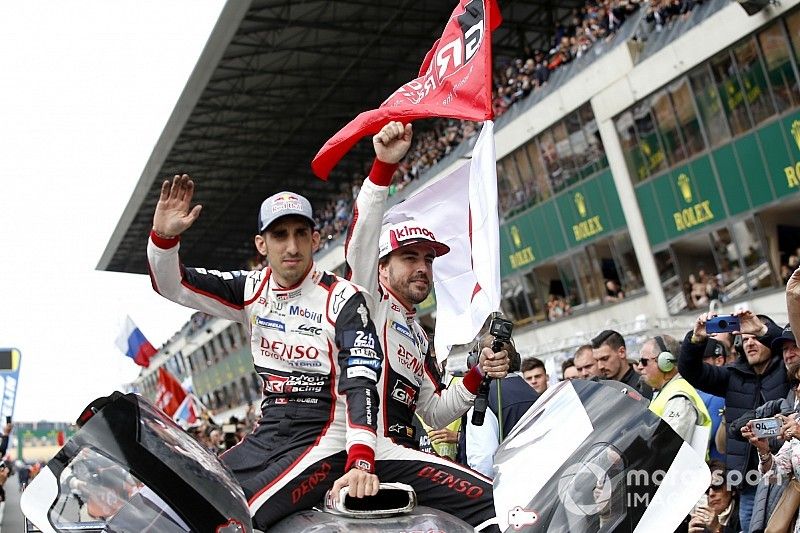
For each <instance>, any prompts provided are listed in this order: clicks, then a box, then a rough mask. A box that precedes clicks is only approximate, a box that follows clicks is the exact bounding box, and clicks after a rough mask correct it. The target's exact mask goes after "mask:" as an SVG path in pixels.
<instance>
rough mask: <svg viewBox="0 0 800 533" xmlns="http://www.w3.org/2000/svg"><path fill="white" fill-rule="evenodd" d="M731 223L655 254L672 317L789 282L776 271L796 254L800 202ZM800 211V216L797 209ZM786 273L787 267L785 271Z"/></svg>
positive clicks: (798, 240) (799, 240)
mask: <svg viewBox="0 0 800 533" xmlns="http://www.w3.org/2000/svg"><path fill="white" fill-rule="evenodd" d="M791 204H793V207H790V206H789V205H781V206H779V207H776V208H773V209H769V210H766V211H764V212H763V213H760V214H758V215H756V216H754V217H749V216H748V217H745V218H740V219H738V220H732V221H728V222H726V223H725V224H724V225H721V226H718V227H716V228H714V229H712V230H711V231H709V232H703V233H700V234H694V235H691V236H688V237H686V238H683V239H680V240H678V241H675V242H672V243H671V244H670V245H669V246H668V247H667V248H666V249H664V250H661V251H659V252H657V253H656V254H655V257H656V264H657V266H658V269H659V274H660V276H661V283H662V286H663V288H664V294H665V296H666V298H667V304H668V307H669V310H670V312H671V313H678V312H681V311H683V310H685V309H691V310H694V309H698V310H703V309H707V308H708V306H709V304H710V303H711V302H712V301H713V300H717V301H718V302H719V303H722V304H724V303H727V302H730V301H731V300H735V299H741V298H743V297H748V296H750V295H751V294H752V293H753V292H755V291H759V290H762V289H769V288H778V287H780V286H781V284H782V283H783V281H782V280H780V279H778V276H777V274H776V273H778V272H780V270H781V266H782V265H784V264H785V265H787V268H788V264H789V261H790V258H791V256H792V254H794V253H796V249H797V245H798V244H800V238H798V237H796V232H797V230H798V229H800V216H798V215H797V208H798V207H800V202H798V201H794V202H791ZM792 209H794V210H795V211H794V212H791V210H792ZM793 262H794V263H796V262H797V260H796V259H795V260H794V261H793ZM784 270H785V269H784Z"/></svg>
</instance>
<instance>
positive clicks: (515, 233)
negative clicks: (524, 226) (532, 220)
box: [511, 226, 522, 248]
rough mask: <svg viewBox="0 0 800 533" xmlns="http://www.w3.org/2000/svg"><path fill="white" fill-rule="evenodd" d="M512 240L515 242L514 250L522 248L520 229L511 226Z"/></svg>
mask: <svg viewBox="0 0 800 533" xmlns="http://www.w3.org/2000/svg"><path fill="white" fill-rule="evenodd" d="M511 240H512V241H514V248H519V247H520V246H522V237H520V236H519V228H517V227H516V226H511Z"/></svg>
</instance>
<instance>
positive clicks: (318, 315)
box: [289, 305, 322, 322]
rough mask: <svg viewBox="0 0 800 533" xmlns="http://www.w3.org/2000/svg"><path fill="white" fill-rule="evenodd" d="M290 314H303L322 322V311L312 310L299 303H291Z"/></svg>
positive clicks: (304, 316) (305, 316)
mask: <svg viewBox="0 0 800 533" xmlns="http://www.w3.org/2000/svg"><path fill="white" fill-rule="evenodd" d="M289 314H290V315H291V316H301V317H303V318H307V319H309V320H313V321H314V322H322V313H317V312H316V311H311V310H309V309H306V308H305V307H300V306H299V305H290V306H289Z"/></svg>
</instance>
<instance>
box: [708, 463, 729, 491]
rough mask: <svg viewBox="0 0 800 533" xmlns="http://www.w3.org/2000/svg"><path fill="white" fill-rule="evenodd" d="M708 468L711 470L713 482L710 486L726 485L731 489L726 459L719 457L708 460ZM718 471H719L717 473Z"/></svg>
mask: <svg viewBox="0 0 800 533" xmlns="http://www.w3.org/2000/svg"><path fill="white" fill-rule="evenodd" d="M708 469H709V471H711V483H710V486H711V487H714V488H717V487H724V486H726V485H727V486H728V489H729V490H730V489H731V487H730V484H729V483H727V481H728V479H727V478H728V467H727V466H726V465H725V461H720V460H719V459H711V460H710V461H708ZM716 472H719V473H718V474H716Z"/></svg>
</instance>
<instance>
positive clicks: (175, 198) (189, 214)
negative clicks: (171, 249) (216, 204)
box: [153, 174, 203, 238]
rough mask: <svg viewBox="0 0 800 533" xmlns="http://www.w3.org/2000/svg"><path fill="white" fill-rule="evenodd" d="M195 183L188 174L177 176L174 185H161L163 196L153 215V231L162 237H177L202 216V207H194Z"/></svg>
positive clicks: (173, 181) (168, 183)
mask: <svg viewBox="0 0 800 533" xmlns="http://www.w3.org/2000/svg"><path fill="white" fill-rule="evenodd" d="M193 195H194V182H193V181H192V179H191V178H190V177H189V175H188V174H183V175H180V176H178V175H175V177H174V178H173V179H172V183H170V182H169V180H165V181H164V183H163V184H162V185H161V196H160V197H159V199H158V204H156V212H155V214H154V215H153V231H155V232H156V234H158V236H160V237H164V238H171V237H177V236H178V235H180V234H181V233H183V232H184V231H186V230H187V229H189V227H190V226H191V225H192V224H193V223H194V221H195V220H197V217H199V216H200V210H201V209H202V208H203V206H201V205H196V206H194V207H192V208H191V209H190V207H191V205H192V196H193Z"/></svg>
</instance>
